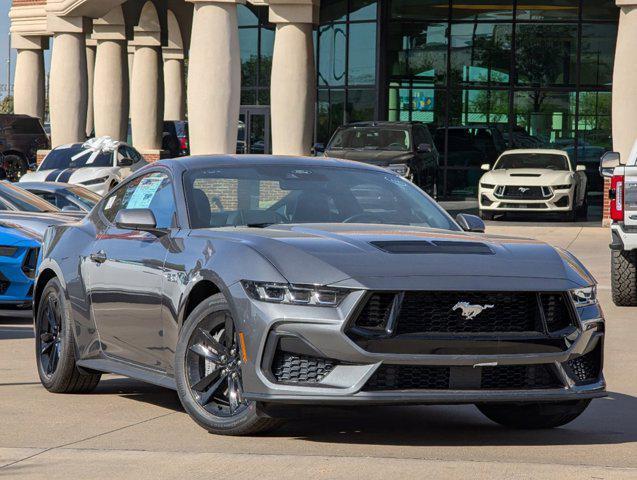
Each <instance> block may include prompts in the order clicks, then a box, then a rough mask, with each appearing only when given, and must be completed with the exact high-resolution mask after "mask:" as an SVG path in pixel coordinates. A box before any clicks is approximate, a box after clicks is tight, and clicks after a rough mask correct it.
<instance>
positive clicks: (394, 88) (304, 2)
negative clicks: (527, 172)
mask: <svg viewBox="0 0 637 480" xmlns="http://www.w3.org/2000/svg"><path fill="white" fill-rule="evenodd" d="M10 17H11V23H12V25H11V32H12V45H13V47H14V48H16V49H17V51H18V60H17V67H16V73H15V89H14V96H15V110H16V112H17V113H26V114H30V115H34V116H39V117H42V118H43V117H44V115H45V104H46V103H47V102H46V100H47V99H46V96H47V95H48V104H49V108H50V122H51V133H52V143H53V145H54V146H56V145H61V144H66V143H70V142H76V141H82V140H84V139H85V138H86V135H87V133H89V132H92V131H94V132H95V134H96V135H98V136H101V135H110V136H112V137H114V138H118V139H125V138H126V137H127V134H128V126H129V118H130V123H131V128H132V139H133V143H134V145H135V146H136V147H137V148H138V149H139V150H140V151H142V153H144V155H146V156H147V157H148V158H149V159H155V158H159V157H160V156H161V155H162V151H161V150H162V121H163V120H183V119H187V120H188V121H189V130H190V147H191V152H192V153H194V154H197V153H230V152H234V151H235V150H236V147H237V136H238V135H239V136H240V137H241V139H243V138H244V139H245V142H246V149H247V151H249V152H250V151H251V152H258V153H263V152H266V153H268V152H272V153H275V154H307V153H310V151H311V148H312V145H313V144H315V143H325V142H327V141H328V140H329V138H330V136H331V134H332V133H333V132H334V130H335V129H336V128H337V127H338V126H340V125H342V124H344V123H348V122H356V121H365V120H394V121H420V122H424V123H426V124H427V125H428V126H429V128H430V131H431V133H432V135H433V136H434V140H435V144H436V147H437V149H438V151H439V153H440V163H441V167H442V173H441V188H442V189H443V191H444V193H445V195H446V196H448V197H470V196H472V195H473V196H475V193H476V187H477V182H478V178H479V177H480V164H481V163H484V162H485V161H492V160H493V159H494V157H495V156H497V154H498V153H499V152H500V151H502V150H504V149H505V148H529V147H537V148H544V147H547V148H558V149H563V150H566V151H568V152H569V154H570V155H571V157H572V158H573V159H574V160H575V161H576V162H578V163H588V164H592V163H596V162H598V161H599V158H600V156H601V155H602V154H603V152H604V151H607V150H610V149H612V148H615V149H617V150H619V151H620V152H622V153H623V154H624V155H626V154H627V153H628V151H629V150H630V147H631V146H632V143H633V141H634V140H635V138H637V117H636V112H637V61H636V58H637V57H636V55H637V0H617V1H614V0H378V1H377V0H322V1H319V0H253V1H250V0H248V1H245V0H214V1H212V0H126V1H125V0H48V1H47V0H13V7H12V9H11V13H10ZM49 48H50V49H51V50H52V52H51V69H50V74H49V75H48V76H47V75H46V73H45V69H44V51H45V50H46V49H49ZM46 78H48V79H49V81H48V85H46V81H45V79H46ZM611 116H612V118H613V122H612V123H611ZM237 120H240V122H242V123H240V124H239V125H240V128H237ZM467 152H472V154H471V155H469V154H467ZM476 152H477V153H476ZM594 188H600V189H601V186H597V187H594Z"/></svg>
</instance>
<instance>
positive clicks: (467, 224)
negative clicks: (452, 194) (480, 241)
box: [456, 213, 487, 233]
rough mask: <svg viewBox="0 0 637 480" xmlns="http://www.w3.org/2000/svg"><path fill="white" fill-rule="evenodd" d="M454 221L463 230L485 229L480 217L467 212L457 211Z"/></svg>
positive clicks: (480, 230)
mask: <svg viewBox="0 0 637 480" xmlns="http://www.w3.org/2000/svg"><path fill="white" fill-rule="evenodd" d="M456 222H458V225H460V228H462V229H463V230H464V231H465V232H474V233H484V232H485V231H486V229H487V227H486V225H485V224H484V222H483V221H482V219H481V218H480V217H476V216H475V215H469V214H467V213H459V214H458V215H457V216H456Z"/></svg>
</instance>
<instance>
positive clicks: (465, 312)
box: [452, 302, 495, 320]
mask: <svg viewBox="0 0 637 480" xmlns="http://www.w3.org/2000/svg"><path fill="white" fill-rule="evenodd" d="M494 307H495V305H471V304H470V303H469V302H458V303H456V304H455V305H454V307H453V308H452V310H453V311H454V312H455V311H456V310H458V309H459V308H460V309H462V316H463V317H464V318H466V319H467V320H473V319H474V318H476V317H477V316H478V315H480V314H481V313H482V312H484V311H485V310H487V309H488V308H494Z"/></svg>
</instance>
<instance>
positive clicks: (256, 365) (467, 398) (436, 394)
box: [231, 284, 605, 404]
mask: <svg viewBox="0 0 637 480" xmlns="http://www.w3.org/2000/svg"><path fill="white" fill-rule="evenodd" d="M231 293H232V297H233V299H234V302H233V303H234V307H235V309H236V312H235V314H236V318H238V319H240V320H239V322H238V325H237V327H238V329H239V331H241V332H243V333H244V335H245V340H246V354H247V358H248V361H247V362H244V364H243V366H242V378H243V384H244V390H245V396H246V398H249V399H252V400H257V401H263V402H282V403H305V404H317V403H320V404H325V403H328V404H356V403H364V404H414V403H418V404H425V403H446V404H447V403H477V402H521V401H566V400H575V399H584V398H597V397H602V396H604V395H605V382H604V378H603V376H602V374H601V367H600V374H599V376H598V377H597V378H596V379H595V381H590V382H587V383H586V384H580V383H579V382H578V381H577V379H576V378H574V377H573V375H572V372H571V370H569V367H567V365H569V363H568V362H569V361H572V360H574V359H577V358H578V357H582V356H584V355H587V354H590V353H591V352H593V351H595V350H596V349H599V351H600V352H601V350H602V349H603V338H604V320H603V316H602V312H601V310H600V309H599V308H594V309H591V308H588V309H587V311H585V312H584V311H583V312H581V320H578V326H577V328H576V329H574V330H573V331H571V332H570V333H569V338H568V339H566V342H567V344H568V348H565V349H564V350H560V351H557V350H556V349H551V348H547V349H544V350H543V351H537V352H535V351H532V350H533V348H529V347H525V348H521V349H520V352H519V353H511V352H509V353H506V354H501V353H497V352H493V353H490V352H488V351H483V352H481V353H480V354H476V353H469V354H458V352H454V354H450V355H446V354H426V355H422V354H403V353H398V352H390V353H372V352H369V351H366V350H365V349H363V348H361V347H360V346H359V345H358V344H357V343H355V342H354V341H353V340H352V339H351V338H350V337H349V336H348V334H347V328H348V325H350V323H351V319H352V318H353V316H354V315H356V314H357V312H359V311H360V305H361V302H363V301H365V298H366V292H363V291H358V292H353V293H352V294H350V295H349V296H348V297H347V298H346V299H345V300H344V301H343V302H342V303H341V305H340V306H339V307H338V308H320V307H301V306H292V305H285V306H284V305H278V304H268V303H263V302H257V301H253V300H252V299H250V298H248V297H247V296H246V295H245V293H244V292H243V288H242V287H241V286H240V285H239V284H236V285H234V286H232V287H231ZM282 339H284V340H285V342H286V343H285V344H284V343H283V342H282ZM290 346H291V347H290ZM281 348H284V349H285V350H286V353H287V352H289V351H294V352H293V354H294V355H297V356H298V360H297V361H296V362H295V363H293V364H289V365H287V366H286V368H287V369H288V373H289V372H292V373H294V372H296V373H299V371H300V372H301V377H304V378H305V377H312V375H313V374H314V381H313V383H309V382H303V381H300V382H299V381H295V382H289V381H285V380H280V377H278V378H279V379H277V378H275V374H274V373H273V372H274V367H273V365H274V360H273V359H274V356H275V354H276V351H278V350H277V349H281ZM316 357H320V358H321V359H327V360H328V363H329V362H332V363H333V364H332V366H331V367H330V368H328V369H325V370H323V371H322V373H321V372H319V375H318V376H317V375H315V374H316V365H312V364H311V362H310V363H308V361H307V359H311V358H316ZM495 365H497V366H503V367H507V368H508V367H513V368H516V367H518V368H523V367H525V366H532V367H535V366H542V368H545V367H546V368H550V369H551V371H552V372H554V374H555V376H556V378H557V379H558V380H559V384H560V385H559V386H558V387H555V386H552V387H551V388H541V389H537V388H536V389H526V388H521V389H515V388H512V389H501V390H498V389H483V388H479V387H478V388H471V387H469V388H467V387H466V386H463V387H458V388H453V387H454V386H457V385H460V384H461V383H462V379H461V380H460V383H458V382H456V383H455V384H454V383H452V384H450V387H449V388H444V389H427V388H422V389H421V388H417V389H416V388H409V389H392V390H382V389H381V390H378V389H374V390H370V389H369V388H367V386H368V385H369V382H370V381H371V380H370V379H372V377H373V376H374V375H375V374H376V373H377V372H379V371H380V369H381V368H383V367H384V366H385V367H397V368H398V367H401V366H407V367H408V368H413V367H416V368H418V367H420V366H423V367H427V366H430V367H433V368H442V369H447V368H448V369H449V371H451V372H452V375H456V376H457V375H458V374H459V375H460V377H462V376H463V375H465V374H466V373H469V375H470V376H471V375H473V376H475V373H474V372H478V371H481V370H482V369H483V368H490V367H492V366H495ZM321 369H323V366H319V370H321ZM297 378H298V377H297ZM468 385H471V384H470V383H469V384H468Z"/></svg>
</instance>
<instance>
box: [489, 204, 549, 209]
mask: <svg viewBox="0 0 637 480" xmlns="http://www.w3.org/2000/svg"><path fill="white" fill-rule="evenodd" d="M500 207H502V208H511V209H513V208H517V209H519V210H525V209H528V208H535V209H540V210H545V209H547V208H549V207H548V206H547V205H546V203H502V204H500Z"/></svg>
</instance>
